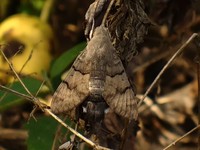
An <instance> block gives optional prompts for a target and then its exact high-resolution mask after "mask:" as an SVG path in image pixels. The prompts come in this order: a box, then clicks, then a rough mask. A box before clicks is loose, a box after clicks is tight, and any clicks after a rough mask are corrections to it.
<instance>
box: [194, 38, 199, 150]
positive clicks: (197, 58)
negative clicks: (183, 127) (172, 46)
mask: <svg viewBox="0 0 200 150" xmlns="http://www.w3.org/2000/svg"><path fill="white" fill-rule="evenodd" d="M198 42H200V41H199V40H198ZM199 44H200V43H199ZM199 44H198V45H199ZM198 47H200V46H198ZM195 62H196V65H197V84H198V86H197V87H198V125H200V53H199V51H198V54H197V57H196V58H195ZM198 150H200V130H198Z"/></svg>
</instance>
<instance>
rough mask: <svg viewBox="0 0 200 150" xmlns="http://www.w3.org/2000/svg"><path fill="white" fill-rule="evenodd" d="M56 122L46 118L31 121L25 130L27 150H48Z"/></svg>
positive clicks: (51, 142)
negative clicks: (27, 136) (26, 131)
mask: <svg viewBox="0 0 200 150" xmlns="http://www.w3.org/2000/svg"><path fill="white" fill-rule="evenodd" d="M57 126H58V122H57V121H55V119H53V118H51V117H47V116H41V117H38V118H37V121H36V120H34V119H31V120H30V121H29V122H28V123H27V124H26V125H25V128H26V129H27V130H28V134H29V138H28V141H27V144H28V150H39V149H41V150H50V149H51V147H52V144H53V140H54V135H55V133H56V129H57Z"/></svg>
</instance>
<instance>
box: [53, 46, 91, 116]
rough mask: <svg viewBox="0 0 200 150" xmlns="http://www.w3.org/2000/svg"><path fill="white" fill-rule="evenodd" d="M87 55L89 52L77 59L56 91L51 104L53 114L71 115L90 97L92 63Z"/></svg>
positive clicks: (84, 52)
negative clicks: (89, 84)
mask: <svg viewBox="0 0 200 150" xmlns="http://www.w3.org/2000/svg"><path fill="white" fill-rule="evenodd" d="M86 55H87V50H85V51H83V52H82V53H81V54H80V55H79V56H78V57H77V59H76V60H75V62H74V64H73V65H72V67H71V68H70V70H69V71H68V74H67V77H66V78H65V79H64V80H63V81H62V82H61V84H60V85H59V86H58V88H57V90H56V91H55V93H54V95H53V98H52V102H51V110H52V112H54V113H66V114H70V113H71V112H70V111H72V110H73V109H74V108H75V107H77V106H78V105H79V104H80V103H82V102H83V101H84V99H85V98H86V97H87V96H88V94H89V89H88V83H89V73H90V70H89V68H90V67H89V65H90V61H89V59H87V57H86Z"/></svg>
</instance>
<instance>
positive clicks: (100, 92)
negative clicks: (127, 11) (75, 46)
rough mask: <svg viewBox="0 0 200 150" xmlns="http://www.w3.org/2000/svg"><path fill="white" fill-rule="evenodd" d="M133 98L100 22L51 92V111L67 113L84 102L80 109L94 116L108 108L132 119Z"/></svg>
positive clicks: (126, 79)
mask: <svg viewBox="0 0 200 150" xmlns="http://www.w3.org/2000/svg"><path fill="white" fill-rule="evenodd" d="M136 99H137V98H136V96H135V93H134V92H133V89H132V86H131V84H130V82H129V80H128V78H127V75H126V72H125V69H124V67H123V65H122V62H121V60H120V58H119V56H118V55H117V53H116V50H115V48H114V47H113V45H112V43H111V40H110V35H109V32H108V29H107V28H106V27H105V26H103V25H101V26H99V27H96V28H95V30H94V34H93V37H92V38H91V40H90V41H89V42H88V44H87V46H86V48H85V49H84V50H83V51H82V52H81V54H80V55H79V56H78V57H77V58H76V60H75V62H74V63H73V65H72V67H71V68H70V70H69V72H68V74H67V77H66V78H65V79H64V80H63V81H62V82H61V84H60V85H59V87H58V88H57V90H56V91H55V93H54V95H53V98H52V102H51V110H52V111H53V112H54V113H65V114H70V115H71V114H72V113H75V112H76V109H77V108H78V107H80V106H82V105H85V107H86V108H83V112H84V111H85V112H87V113H88V115H91V117H94V118H98V117H101V116H102V115H103V114H104V109H106V108H107V107H109V109H112V111H114V112H115V113H116V114H118V115H120V116H122V117H125V118H128V119H131V120H133V119H134V120H136V119H137V115H138V113H137V102H136V101H137V100H136ZM84 109H85V110H84ZM102 111H103V112H102Z"/></svg>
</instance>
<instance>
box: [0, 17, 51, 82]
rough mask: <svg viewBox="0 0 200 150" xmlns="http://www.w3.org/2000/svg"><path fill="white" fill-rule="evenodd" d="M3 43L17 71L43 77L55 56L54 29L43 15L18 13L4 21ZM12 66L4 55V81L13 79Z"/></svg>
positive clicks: (0, 71) (0, 66)
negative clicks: (52, 50) (38, 16)
mask: <svg viewBox="0 0 200 150" xmlns="http://www.w3.org/2000/svg"><path fill="white" fill-rule="evenodd" d="M0 45H1V47H0V48H1V49H2V50H3V51H4V53H5V55H6V56H7V57H8V58H9V60H10V61H11V62H12V64H13V66H14V68H15V69H16V71H17V72H20V73H21V74H22V75H33V76H35V77H38V78H41V74H42V71H47V70H48V68H49V66H50V62H51V60H52V56H51V49H52V48H53V32H52V30H51V27H50V26H49V25H48V24H47V23H45V22H42V21H41V20H40V19H39V18H37V17H34V16H30V15H26V14H17V15H14V16H11V17H9V18H7V19H6V20H4V21H3V22H1V24H0ZM10 71H11V70H10V69H9V66H8V64H7V62H6V61H5V60H4V58H3V57H2V55H0V82H1V81H3V82H7V81H10V80H11V76H10V75H8V72H10Z"/></svg>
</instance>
